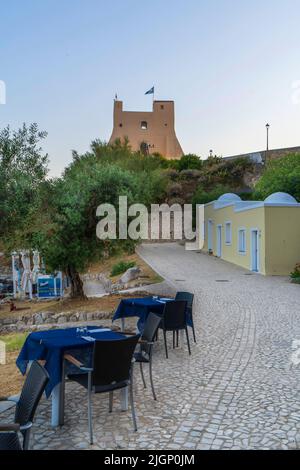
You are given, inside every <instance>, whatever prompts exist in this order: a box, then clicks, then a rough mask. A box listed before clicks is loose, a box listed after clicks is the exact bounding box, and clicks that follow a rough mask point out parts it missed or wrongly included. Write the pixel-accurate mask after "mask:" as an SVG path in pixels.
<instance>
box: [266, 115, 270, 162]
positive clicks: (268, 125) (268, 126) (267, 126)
mask: <svg viewBox="0 0 300 470" xmlns="http://www.w3.org/2000/svg"><path fill="white" fill-rule="evenodd" d="M269 128H270V124H269V123H267V124H266V129H267V150H266V158H265V160H267V156H268V152H269Z"/></svg>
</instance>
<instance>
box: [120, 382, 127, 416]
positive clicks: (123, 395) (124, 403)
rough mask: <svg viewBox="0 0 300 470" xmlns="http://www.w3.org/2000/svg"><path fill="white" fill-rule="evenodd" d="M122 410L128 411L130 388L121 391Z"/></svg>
mask: <svg viewBox="0 0 300 470" xmlns="http://www.w3.org/2000/svg"><path fill="white" fill-rule="evenodd" d="M121 410H122V411H127V410H128V387H125V388H122V390H121Z"/></svg>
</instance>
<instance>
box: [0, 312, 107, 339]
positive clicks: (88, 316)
mask: <svg viewBox="0 0 300 470" xmlns="http://www.w3.org/2000/svg"><path fill="white" fill-rule="evenodd" d="M112 315H113V312H112V311H111V312H84V311H78V312H60V313H54V312H51V311H44V312H38V313H35V314H33V315H30V316H29V315H24V314H23V315H19V316H16V317H13V316H11V317H6V318H0V334H4V333H11V332H21V331H27V330H31V331H34V330H38V329H41V328H42V327H43V326H44V325H47V327H51V326H57V325H63V324H66V323H76V322H85V321H94V320H102V319H109V318H112Z"/></svg>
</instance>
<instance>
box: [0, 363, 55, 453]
mask: <svg viewBox="0 0 300 470" xmlns="http://www.w3.org/2000/svg"><path fill="white" fill-rule="evenodd" d="M48 381H49V375H48V372H47V371H46V369H44V367H43V366H41V365H40V364H39V363H38V362H37V361H34V362H33V363H32V364H31V367H30V369H29V372H28V374H27V377H26V379H25V382H24V385H23V388H22V391H21V395H20V398H19V400H18V401H17V402H16V409H15V419H14V423H12V424H3V425H2V424H0V450H5V449H8V450H21V449H23V450H27V449H28V448H29V438H30V430H31V427H32V422H33V418H34V414H35V411H36V408H37V406H38V404H39V401H40V399H41V396H42V394H43V392H44V390H45V387H46V385H47V383H48ZM6 400H8V399H6ZM12 401H15V400H12ZM18 432H20V433H21V434H22V437H23V443H22V445H21V443H20V441H19V437H18V434H17V433H18Z"/></svg>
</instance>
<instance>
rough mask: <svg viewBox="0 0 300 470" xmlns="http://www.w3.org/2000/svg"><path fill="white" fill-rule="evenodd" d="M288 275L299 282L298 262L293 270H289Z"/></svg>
mask: <svg viewBox="0 0 300 470" xmlns="http://www.w3.org/2000/svg"><path fill="white" fill-rule="evenodd" d="M290 276H291V279H292V280H295V281H297V282H300V263H297V264H296V266H295V268H294V271H292V272H291V274H290Z"/></svg>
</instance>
